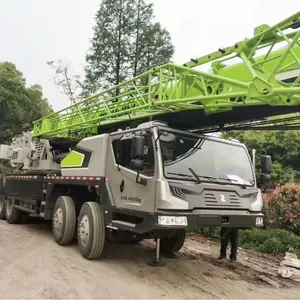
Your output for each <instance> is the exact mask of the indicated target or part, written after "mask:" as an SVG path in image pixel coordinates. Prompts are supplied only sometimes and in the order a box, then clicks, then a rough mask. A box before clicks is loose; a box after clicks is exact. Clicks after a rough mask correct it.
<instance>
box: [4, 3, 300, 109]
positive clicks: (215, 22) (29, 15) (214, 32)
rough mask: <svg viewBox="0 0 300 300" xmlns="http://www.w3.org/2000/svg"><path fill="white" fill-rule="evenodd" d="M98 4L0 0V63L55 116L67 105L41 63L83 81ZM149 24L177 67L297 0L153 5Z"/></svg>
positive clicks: (245, 33) (285, 12) (284, 12)
mask: <svg viewBox="0 0 300 300" xmlns="http://www.w3.org/2000/svg"><path fill="white" fill-rule="evenodd" d="M100 2H101V0H85V1H84V0H51V1H46V0H0V5H1V10H0V37H1V40H2V43H1V46H0V61H11V62H13V63H14V64H15V65H16V66H17V68H18V69H19V70H20V71H21V72H22V73H23V75H24V77H25V78H26V80H27V84H28V85H31V84H40V85H41V86H42V87H43V92H44V95H45V97H47V98H48V101H49V103H50V104H51V105H52V106H53V108H54V109H55V110H58V109H62V108H64V107H66V106H67V105H69V102H68V100H67V98H66V96H64V95H63V94H61V93H60V91H59V90H58V88H57V87H56V86H55V85H54V83H52V81H51V78H52V76H53V70H51V69H50V68H49V66H47V61H50V60H58V59H62V60H63V61H66V60H67V61H69V62H70V63H71V64H72V68H73V71H74V72H75V73H76V74H81V75H83V66H84V65H85V55H86V51H87V50H88V48H89V46H90V39H91V38H92V36H93V26H94V23H95V19H94V17H95V13H96V11H97V9H98V8H99V5H100ZM152 2H153V3H154V13H155V20H156V21H159V22H160V23H161V24H162V25H163V26H164V27H166V28H167V30H168V31H169V32H170V33H171V37H172V41H173V44H174V46H175V55H174V57H173V61H174V62H175V63H178V64H182V63H184V62H186V61H189V60H190V58H192V57H197V56H202V55H205V54H207V53H210V52H213V51H215V50H216V49H218V48H220V47H226V46H230V45H232V44H234V43H235V42H237V41H240V40H242V39H244V38H245V37H252V35H253V29H254V28H255V27H256V26H258V25H261V24H269V25H273V24H276V23H278V22H280V21H281V20H283V19H285V18H287V17H289V16H290V15H292V14H294V13H296V12H297V11H299V10H300V2H299V0H285V1H275V0H251V1H245V0H226V1H224V0H223V1H221V0H210V1H205V0H184V1H183V0H153V1H152Z"/></svg>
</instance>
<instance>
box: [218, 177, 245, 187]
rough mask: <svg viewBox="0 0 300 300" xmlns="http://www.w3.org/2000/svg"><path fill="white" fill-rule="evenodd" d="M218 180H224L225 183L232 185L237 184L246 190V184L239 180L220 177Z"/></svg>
mask: <svg viewBox="0 0 300 300" xmlns="http://www.w3.org/2000/svg"><path fill="white" fill-rule="evenodd" d="M218 179H221V180H224V181H229V182H231V183H236V184H237V185H239V186H241V187H242V188H244V189H245V188H246V186H247V185H246V184H244V183H240V182H239V181H238V180H237V179H230V178H223V177H218Z"/></svg>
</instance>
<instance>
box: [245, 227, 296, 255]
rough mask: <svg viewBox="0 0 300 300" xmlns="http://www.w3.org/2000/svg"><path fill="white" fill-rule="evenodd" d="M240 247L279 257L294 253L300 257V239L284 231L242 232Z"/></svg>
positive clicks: (260, 230) (254, 230)
mask: <svg viewBox="0 0 300 300" xmlns="http://www.w3.org/2000/svg"><path fill="white" fill-rule="evenodd" d="M239 246H240V247H242V248H245V249H256V250H258V251H261V252H264V253H272V254H277V255H278V254H284V253H285V252H292V253H295V254H296V255H297V256H298V257H300V237H299V236H297V235H295V234H294V233H292V232H290V231H287V230H284V229H249V230H241V231H240V241H239Z"/></svg>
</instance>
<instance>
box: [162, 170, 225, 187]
mask: <svg viewBox="0 0 300 300" xmlns="http://www.w3.org/2000/svg"><path fill="white" fill-rule="evenodd" d="M189 171H190V172H191V173H192V175H189V174H183V173H172V172H168V174H170V175H178V176H182V177H188V178H195V179H196V181H197V183H201V180H200V178H205V179H209V180H210V181H212V182H216V183H219V184H224V183H222V182H220V181H219V180H218V179H217V178H215V177H211V176H202V175H197V174H196V173H195V171H194V170H193V169H192V168H189Z"/></svg>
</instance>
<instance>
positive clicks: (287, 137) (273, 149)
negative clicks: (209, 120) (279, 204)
mask: <svg viewBox="0 0 300 300" xmlns="http://www.w3.org/2000/svg"><path fill="white" fill-rule="evenodd" d="M223 137H225V138H228V137H232V138H235V139H238V140H239V141H240V142H242V143H244V144H245V145H246V146H247V148H248V149H249V151H251V150H252V149H256V150H257V152H256V153H257V155H256V175H257V178H258V179H259V177H260V167H261V165H260V160H261V155H262V154H264V153H267V154H268V155H271V156H272V160H273V162H274V165H273V171H272V181H273V182H276V183H279V184H284V183H287V182H290V179H291V173H292V170H294V177H295V182H299V183H300V131H297V130H289V131H284V130H279V131H251V130H249V131H239V132H228V133H225V134H223Z"/></svg>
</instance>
